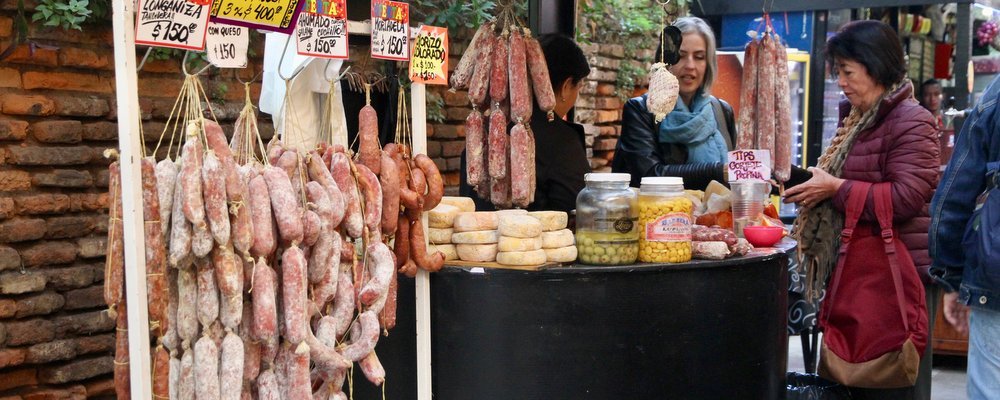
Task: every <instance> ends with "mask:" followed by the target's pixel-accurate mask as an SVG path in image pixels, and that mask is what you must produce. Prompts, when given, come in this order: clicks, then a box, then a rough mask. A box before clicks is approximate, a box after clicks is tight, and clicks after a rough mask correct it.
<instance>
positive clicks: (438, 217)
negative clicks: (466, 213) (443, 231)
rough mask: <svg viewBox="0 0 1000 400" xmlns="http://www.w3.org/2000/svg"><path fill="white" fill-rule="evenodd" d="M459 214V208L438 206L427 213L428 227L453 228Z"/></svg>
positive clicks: (445, 205)
mask: <svg viewBox="0 0 1000 400" xmlns="http://www.w3.org/2000/svg"><path fill="white" fill-rule="evenodd" d="M458 213H459V210H458V207H455V206H450V205H447V204H438V206H437V207H434V209H432V210H430V211H428V212H427V225H430V227H431V228H451V226H452V225H454V223H455V216H457V215H458Z"/></svg>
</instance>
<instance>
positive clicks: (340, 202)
mask: <svg viewBox="0 0 1000 400" xmlns="http://www.w3.org/2000/svg"><path fill="white" fill-rule="evenodd" d="M308 170H309V179H311V180H313V181H315V182H316V183H318V184H319V185H320V186H321V187H323V188H324V189H326V191H327V198H328V200H329V202H330V211H329V212H330V214H329V215H328V216H326V217H325V218H327V221H326V222H327V223H328V224H329V225H330V227H331V229H332V228H336V227H337V226H339V225H340V222H341V221H343V220H344V194H343V193H341V191H340V186H338V185H337V182H336V181H334V179H333V175H332V174H330V169H329V168H328V167H326V165H325V164H323V160H322V159H321V158H320V157H319V156H317V155H314V156H313V157H310V158H309V162H308ZM306 190H308V184H307V186H306ZM309 201H313V200H309ZM313 202H314V201H313ZM320 216H323V215H322V214H320Z"/></svg>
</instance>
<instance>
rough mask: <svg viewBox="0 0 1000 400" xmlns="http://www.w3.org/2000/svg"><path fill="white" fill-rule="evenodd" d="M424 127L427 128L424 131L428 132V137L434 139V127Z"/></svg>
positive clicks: (429, 125) (427, 125) (428, 125)
mask: <svg viewBox="0 0 1000 400" xmlns="http://www.w3.org/2000/svg"><path fill="white" fill-rule="evenodd" d="M424 126H425V128H424V129H426V130H427V137H434V125H431V124H429V123H428V124H426V125H424Z"/></svg>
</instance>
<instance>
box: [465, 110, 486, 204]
mask: <svg viewBox="0 0 1000 400" xmlns="http://www.w3.org/2000/svg"><path fill="white" fill-rule="evenodd" d="M465 159H466V162H465V175H466V177H467V178H466V180H467V181H468V182H469V185H471V186H475V185H478V184H479V183H480V182H482V181H483V179H486V178H485V177H484V176H485V174H486V172H485V171H483V165H484V164H483V114H481V113H480V112H479V110H476V109H473V110H472V112H471V113H469V116H468V117H466V118H465Z"/></svg>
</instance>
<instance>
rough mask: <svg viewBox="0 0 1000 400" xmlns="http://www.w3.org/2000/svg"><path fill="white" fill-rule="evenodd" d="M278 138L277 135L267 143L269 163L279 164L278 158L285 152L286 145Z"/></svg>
mask: <svg viewBox="0 0 1000 400" xmlns="http://www.w3.org/2000/svg"><path fill="white" fill-rule="evenodd" d="M277 138H278V136H277V135H275V136H274V139H272V140H271V142H270V143H268V144H267V163H268V164H269V165H278V160H280V159H281V155H282V154H284V153H285V145H284V144H282V143H281V141H280V140H276V139H277Z"/></svg>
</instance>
